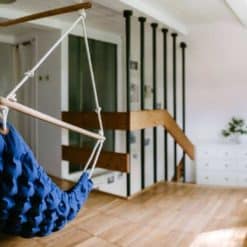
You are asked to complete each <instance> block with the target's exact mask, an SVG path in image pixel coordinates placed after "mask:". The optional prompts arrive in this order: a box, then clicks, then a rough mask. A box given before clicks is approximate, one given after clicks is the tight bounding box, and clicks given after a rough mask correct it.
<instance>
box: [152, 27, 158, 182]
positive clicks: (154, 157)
mask: <svg viewBox="0 0 247 247" xmlns="http://www.w3.org/2000/svg"><path fill="white" fill-rule="evenodd" d="M151 27H152V36H153V109H156V108H157V46H156V43H157V27H158V24H157V23H152V24H151ZM153 162H154V183H157V127H155V128H154V129H153Z"/></svg>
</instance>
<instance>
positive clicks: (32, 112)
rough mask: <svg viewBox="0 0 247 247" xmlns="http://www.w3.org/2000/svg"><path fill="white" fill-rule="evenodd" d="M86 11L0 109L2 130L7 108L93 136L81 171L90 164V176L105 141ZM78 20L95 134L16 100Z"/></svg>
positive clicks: (1, 99) (82, 11) (5, 124)
mask: <svg viewBox="0 0 247 247" xmlns="http://www.w3.org/2000/svg"><path fill="white" fill-rule="evenodd" d="M85 19H86V12H85V9H83V10H80V11H79V18H78V19H77V20H76V21H75V22H74V23H73V24H72V26H71V27H70V28H69V29H68V30H67V31H66V32H65V33H64V34H63V35H62V36H61V38H60V39H59V40H58V41H57V42H56V43H55V44H54V45H53V46H52V47H51V48H50V49H49V50H48V52H47V53H46V54H45V55H44V56H43V57H42V58H41V59H40V61H39V62H38V63H37V64H36V65H35V66H34V67H33V68H32V69H31V70H30V71H27V72H26V73H25V76H24V78H23V79H22V80H21V81H20V82H19V83H18V84H17V86H16V87H15V88H14V89H13V90H12V91H11V92H10V93H9V94H8V95H7V97H6V98H3V97H0V110H1V111H2V119H3V127H4V130H6V129H7V115H8V109H9V108H11V109H14V110H16V111H19V112H22V113H24V114H26V115H30V116H32V117H35V118H38V119H40V120H43V121H46V122H49V123H52V124H54V125H56V126H59V127H61V128H65V129H68V130H72V131H75V132H78V133H80V134H82V135H86V136H88V137H91V138H95V139H97V140H98V141H97V142H96V144H95V146H94V149H93V151H92V153H91V155H90V157H89V159H88V161H87V164H86V166H85V169H84V171H83V173H84V172H86V170H87V169H88V168H89V166H90V164H91V163H92V166H91V171H90V174H89V177H90V178H91V177H92V174H93V172H94V169H95V167H96V164H97V161H98V159H99V155H100V152H101V150H102V148H103V144H104V141H105V137H104V129H103V123H102V116H101V107H100V106H99V100H98V95H97V89H96V82H95V76H94V70H93V65H92V59H91V54H90V49H89V43H88V35H87V29H86V23H85ZM79 22H82V29H83V33H84V41H85V46H86V54H87V60H88V64H89V71H90V77H91V83H92V88H93V93H94V100H95V105H96V113H97V117H98V121H99V127H100V130H99V134H96V133H94V132H90V131H87V130H85V129H82V128H79V127H77V126H74V125H72V124H69V123H66V122H64V121H61V120H59V119H56V118H54V117H51V116H49V115H46V114H44V113H41V112H39V111H36V110H34V109H32V108H29V107H27V106H24V105H22V104H19V103H17V102H15V101H16V93H17V91H18V90H19V89H20V88H21V87H22V86H23V85H24V84H25V83H26V82H27V81H28V79H29V78H31V77H34V75H35V72H36V71H37V70H38V69H39V67H40V66H41V65H42V64H43V63H44V62H45V61H46V59H47V58H48V57H49V56H50V55H51V54H52V52H53V51H54V50H55V49H56V48H57V47H58V46H59V45H60V44H61V43H62V41H63V40H64V39H65V38H66V37H67V36H68V35H69V33H71V31H72V30H73V29H74V28H75V27H76V26H77V25H78V24H79Z"/></svg>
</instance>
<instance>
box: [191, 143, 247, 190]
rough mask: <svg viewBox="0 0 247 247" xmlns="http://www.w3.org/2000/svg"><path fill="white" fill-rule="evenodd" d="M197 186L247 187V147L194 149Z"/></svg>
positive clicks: (225, 145) (215, 146) (226, 146)
mask: <svg viewBox="0 0 247 247" xmlns="http://www.w3.org/2000/svg"><path fill="white" fill-rule="evenodd" d="M196 181H197V183H198V184H208V185H222V186H233V187H247V145H246V144H245V145H240V144H236V145H227V144H222V145H220V144H219V145H205V146H198V147H197V149H196Z"/></svg>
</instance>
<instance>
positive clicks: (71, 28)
mask: <svg viewBox="0 0 247 247" xmlns="http://www.w3.org/2000/svg"><path fill="white" fill-rule="evenodd" d="M81 19H82V16H79V18H78V19H77V20H76V21H75V22H74V23H73V24H72V26H71V27H70V28H69V29H68V30H67V31H66V32H65V33H64V34H63V35H62V36H61V38H60V39H59V40H58V41H57V42H56V43H55V44H54V45H53V46H52V47H51V48H50V50H49V51H48V52H47V53H46V54H45V55H44V56H43V57H42V58H41V59H40V61H39V62H38V63H37V64H36V65H35V66H34V67H33V68H32V69H31V70H30V71H27V72H26V73H25V76H24V78H23V79H22V80H21V81H20V82H19V83H18V84H17V85H16V87H15V88H14V89H13V90H12V91H11V92H10V93H9V94H8V95H7V97H6V98H7V99H10V100H12V99H13V98H15V97H16V96H15V95H16V92H17V91H18V90H19V89H20V88H21V87H22V86H23V85H24V84H25V83H26V82H27V80H28V79H29V78H32V77H34V74H35V72H36V71H37V69H38V68H39V67H40V66H41V65H42V64H43V63H44V62H45V61H46V59H47V58H48V57H49V56H50V55H51V53H52V52H53V51H54V50H55V49H56V48H57V47H58V46H59V45H60V44H61V43H62V42H63V40H64V39H65V38H66V37H67V36H68V35H69V34H70V33H71V31H72V30H73V29H74V28H75V27H76V26H77V25H78V23H79V22H80V21H81Z"/></svg>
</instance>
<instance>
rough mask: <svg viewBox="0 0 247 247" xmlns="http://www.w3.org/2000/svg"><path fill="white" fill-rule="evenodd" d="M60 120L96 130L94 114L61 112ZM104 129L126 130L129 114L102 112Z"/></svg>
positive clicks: (95, 115)
mask: <svg viewBox="0 0 247 247" xmlns="http://www.w3.org/2000/svg"><path fill="white" fill-rule="evenodd" d="M62 119H63V120H64V121H66V122H69V123H71V124H74V125H77V126H79V127H82V126H83V128H87V129H98V128H99V121H98V118H97V114H96V113H95V112H62ZM102 121H103V125H104V129H109V130H127V129H128V126H129V122H130V121H129V114H128V113H127V112H102Z"/></svg>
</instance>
